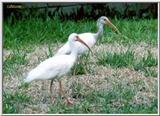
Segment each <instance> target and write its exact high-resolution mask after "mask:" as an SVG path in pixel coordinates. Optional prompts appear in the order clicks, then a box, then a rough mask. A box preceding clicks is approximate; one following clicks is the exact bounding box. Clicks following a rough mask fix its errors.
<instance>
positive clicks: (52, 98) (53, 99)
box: [50, 80, 55, 103]
mask: <svg viewBox="0 0 160 116" xmlns="http://www.w3.org/2000/svg"><path fill="white" fill-rule="evenodd" d="M52 85H53V80H51V83H50V94H51V100H52V102H53V103H54V102H55V97H54V96H52Z"/></svg>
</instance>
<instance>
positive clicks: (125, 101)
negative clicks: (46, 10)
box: [3, 18, 158, 114]
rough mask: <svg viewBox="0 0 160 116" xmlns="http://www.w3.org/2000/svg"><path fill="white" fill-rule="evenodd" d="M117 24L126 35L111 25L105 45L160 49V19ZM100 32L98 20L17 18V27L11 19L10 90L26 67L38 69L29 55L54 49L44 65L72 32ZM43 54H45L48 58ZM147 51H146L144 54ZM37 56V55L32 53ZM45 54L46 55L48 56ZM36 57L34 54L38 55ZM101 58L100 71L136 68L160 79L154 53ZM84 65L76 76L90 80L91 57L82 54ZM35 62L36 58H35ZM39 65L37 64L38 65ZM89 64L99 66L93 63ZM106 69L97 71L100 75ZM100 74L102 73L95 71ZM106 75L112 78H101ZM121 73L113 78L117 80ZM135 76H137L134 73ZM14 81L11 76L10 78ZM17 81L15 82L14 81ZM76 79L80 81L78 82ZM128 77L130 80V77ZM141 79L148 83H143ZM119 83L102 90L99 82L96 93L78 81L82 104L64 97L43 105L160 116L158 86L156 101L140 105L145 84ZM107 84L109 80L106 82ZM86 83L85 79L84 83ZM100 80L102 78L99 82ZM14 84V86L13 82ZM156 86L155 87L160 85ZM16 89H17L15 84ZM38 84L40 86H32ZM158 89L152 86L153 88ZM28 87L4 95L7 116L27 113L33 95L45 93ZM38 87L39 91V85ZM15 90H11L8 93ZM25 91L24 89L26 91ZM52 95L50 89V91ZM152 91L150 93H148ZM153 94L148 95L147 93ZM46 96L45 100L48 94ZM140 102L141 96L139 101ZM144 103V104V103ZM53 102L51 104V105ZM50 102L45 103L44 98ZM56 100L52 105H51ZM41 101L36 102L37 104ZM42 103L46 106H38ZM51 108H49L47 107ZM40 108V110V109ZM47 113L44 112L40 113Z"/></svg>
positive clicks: (6, 66) (6, 70) (75, 88)
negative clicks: (159, 37) (70, 103)
mask: <svg viewBox="0 0 160 116" xmlns="http://www.w3.org/2000/svg"><path fill="white" fill-rule="evenodd" d="M111 21H112V22H113V24H114V25H116V26H117V27H118V29H119V30H120V31H121V33H122V34H123V35H125V36H126V37H124V36H120V35H117V34H115V33H114V32H113V31H111V29H109V28H108V27H106V28H105V29H104V34H103V37H102V38H101V39H99V40H98V43H100V44H104V45H105V44H106V43H115V42H117V43H120V44H123V45H125V44H127V45H128V44H129V45H132V44H139V43H140V42H144V43H146V44H147V45H151V47H157V19H150V20H147V19H143V20H140V19H138V20H134V19H131V20H122V19H120V20H117V19H111ZM88 31H89V32H96V31H97V29H96V23H95V21H93V20H86V19H85V20H79V21H77V22H74V21H71V20H69V21H67V20H66V21H63V22H62V21H60V20H59V19H57V18H54V19H51V18H46V20H42V19H41V18H28V19H22V20H15V23H14V24H12V23H11V21H10V19H8V20H5V21H4V25H3V48H4V49H7V50H11V51H12V52H11V55H10V56H9V57H8V58H7V59H6V60H5V61H4V62H3V76H4V81H5V83H4V86H7V88H9V87H8V85H10V84H7V83H11V82H12V80H14V79H15V78H16V79H17V78H18V79H17V80H19V78H20V77H21V76H22V75H21V74H22V73H23V71H24V70H25V69H26V68H31V67H32V66H33V65H35V64H32V63H29V60H30V59H27V55H28V54H29V53H33V52H35V48H37V47H39V46H43V45H48V46H47V48H46V49H47V50H48V52H47V53H45V54H44V57H43V58H41V57H40V56H37V57H38V59H40V60H38V61H39V62H40V61H41V60H42V59H45V58H48V57H51V56H53V55H54V52H53V50H52V44H51V43H54V45H55V46H56V44H57V43H64V42H66V41H67V38H68V36H69V34H70V33H72V32H77V33H83V32H88ZM98 43H97V45H98ZM41 52H43V51H41V50H40V53H39V54H42V53H41ZM142 52H143V51H142ZM31 55H32V54H31ZM42 55H43V54H42ZM34 56H36V55H34V54H33V57H34ZM98 56H99V58H98V61H96V62H97V64H98V65H97V67H99V66H100V65H102V66H104V67H110V66H111V68H113V69H114V70H115V69H121V68H123V67H126V68H129V69H133V70H134V71H137V72H138V73H139V72H143V73H144V75H145V77H157V72H156V71H155V69H157V64H158V61H157V58H155V56H153V54H152V53H151V52H148V55H147V56H143V57H142V58H139V59H138V58H137V56H136V55H135V53H134V52H133V51H132V50H130V49H128V50H127V51H126V52H120V53H112V52H104V53H101V52H100V53H99V54H98ZM80 59H81V60H82V61H85V64H78V65H76V66H75V67H76V68H77V71H76V75H82V76H84V74H85V72H84V69H83V67H84V65H85V66H86V65H87V64H86V62H88V61H89V60H90V59H86V57H85V55H82V56H81V58H80ZM32 60H33V59H32ZM35 62H36V61H35ZM89 65H93V64H92V63H90V64H89ZM88 70H89V71H90V72H89V75H87V76H92V77H93V79H92V80H94V79H95V78H94V75H93V73H94V72H93V71H94V69H93V67H88ZM100 71H101V69H100V70H99V71H97V72H100ZM95 74H96V72H95ZM98 76H99V78H101V76H106V77H107V74H106V75H105V74H103V75H98ZM118 76H119V75H118V74H117V75H115V76H113V77H110V79H112V78H113V81H114V79H115V80H116V77H117V78H118ZM131 76H133V77H134V75H131ZM6 77H8V78H6ZM10 77H11V78H10ZM75 78H76V77H74V79H75ZM124 78H125V77H124ZM139 78H140V81H145V79H143V80H142V79H141V77H139ZM147 79H149V81H151V82H152V81H153V80H154V79H155V78H147ZM118 80H119V81H118V82H115V83H114V84H112V83H111V82H112V81H107V82H106V83H105V84H106V85H105V86H107V85H108V84H111V86H110V88H107V89H100V90H97V88H98V87H99V85H98V84H97V85H96V87H97V88H95V89H90V88H89V87H88V86H86V85H84V84H83V83H72V84H71V86H70V89H71V91H72V92H71V97H72V98H73V99H75V100H76V103H75V104H74V105H73V106H70V107H69V106H67V105H66V104H65V103H64V102H62V100H61V99H60V98H58V100H57V102H56V103H55V104H54V105H53V104H49V105H48V104H47V103H46V102H44V103H42V104H47V105H48V107H47V108H48V111H47V112H46V113H75V114H79V113H109V114H112V113H144V114H145V113H157V107H158V106H157V98H156V97H155V96H157V94H156V92H157V89H156V87H154V89H155V91H154V92H152V91H151V93H152V95H153V97H151V98H149V101H147V102H145V100H144V99H143V100H141V101H140V102H139V101H136V99H135V97H136V96H137V94H138V93H143V91H140V90H139V89H138V87H139V86H145V84H143V83H138V81H137V83H136V84H135V86H133V85H132V83H131V82H130V83H129V84H127V83H126V81H124V80H123V78H121V79H118ZM102 81H103V82H104V81H105V80H102ZM6 82H7V83H6ZM84 82H85V81H84ZM96 82H98V80H96ZM12 84H14V83H13V82H12ZM156 84H157V83H154V84H153V85H156ZM14 86H16V85H14ZM32 86H34V84H33V85H32ZM149 87H150V88H152V85H149ZM27 88H28V85H23V84H22V85H21V86H19V88H18V89H15V88H14V90H13V89H12V90H13V91H14V92H10V89H4V90H3V91H4V94H3V113H21V112H22V110H24V107H25V106H27V105H28V104H29V103H30V97H31V96H32V95H33V94H36V95H37V93H41V92H42V91H44V90H42V91H38V89H37V91H38V92H37V93H30V94H31V96H29V95H28V94H26V93H25V92H20V91H19V89H27ZM33 88H34V87H33ZM6 91H9V92H6ZM22 91H23V90H22ZM45 91H47V89H46V90H45ZM148 91H149V90H148ZM146 93H147V92H146ZM41 97H44V96H43V95H42V96H41ZM141 97H142V98H146V99H147V98H148V93H147V95H142V96H141ZM37 99H39V98H38V97H37V98H33V99H32V100H33V101H38V100H37ZM139 99H140V98H139ZM139 99H138V100H139ZM48 100H49V98H47V100H46V101H48ZM44 101H45V100H44ZM49 102H50V101H49ZM34 103H35V102H33V105H35V104H34ZM37 104H38V105H39V104H40V103H37ZM45 107H46V106H45ZM37 109H38V108H37ZM40 110H41V109H40V108H39V112H43V111H40Z"/></svg>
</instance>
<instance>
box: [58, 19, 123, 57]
mask: <svg viewBox="0 0 160 116" xmlns="http://www.w3.org/2000/svg"><path fill="white" fill-rule="evenodd" d="M105 24H106V25H108V26H110V27H111V28H112V29H113V30H114V31H116V32H117V33H120V32H119V30H118V29H117V28H116V26H114V25H113V24H112V23H111V21H110V20H109V19H108V18H107V17H106V16H101V17H100V18H99V19H98V20H97V27H98V31H97V33H91V32H87V33H81V34H78V36H79V37H80V38H81V40H83V41H84V42H85V43H86V44H87V45H88V46H89V47H90V48H91V47H92V46H93V45H94V44H95V43H96V41H97V38H99V37H101V36H102V34H103V27H104V25H105ZM76 46H77V49H78V54H82V53H84V52H86V51H88V48H87V47H86V46H84V45H83V44H81V43H79V42H76ZM70 53H71V48H70V45H69V41H68V42H66V43H65V44H64V45H63V46H62V47H61V48H60V49H59V50H58V51H57V53H56V55H60V54H70Z"/></svg>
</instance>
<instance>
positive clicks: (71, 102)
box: [66, 98, 74, 105]
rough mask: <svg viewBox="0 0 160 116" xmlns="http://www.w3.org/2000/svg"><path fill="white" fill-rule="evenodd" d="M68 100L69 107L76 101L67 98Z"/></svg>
mask: <svg viewBox="0 0 160 116" xmlns="http://www.w3.org/2000/svg"><path fill="white" fill-rule="evenodd" d="M66 100H67V104H68V105H73V104H74V101H73V100H72V99H70V98H67V99H66Z"/></svg>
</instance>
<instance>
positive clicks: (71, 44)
mask: <svg viewBox="0 0 160 116" xmlns="http://www.w3.org/2000/svg"><path fill="white" fill-rule="evenodd" d="M70 47H71V54H70V55H71V56H72V57H74V58H75V59H76V58H77V55H78V50H77V48H76V46H75V45H74V43H70Z"/></svg>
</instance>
